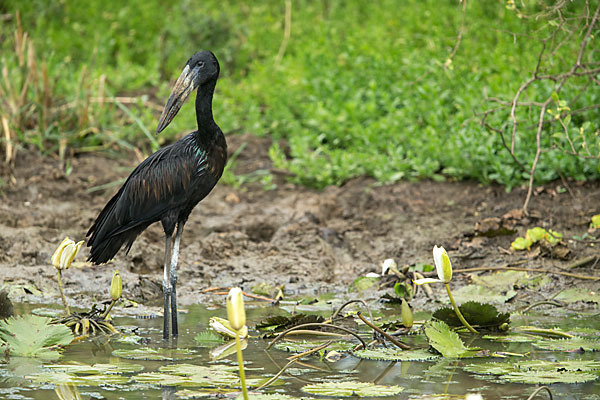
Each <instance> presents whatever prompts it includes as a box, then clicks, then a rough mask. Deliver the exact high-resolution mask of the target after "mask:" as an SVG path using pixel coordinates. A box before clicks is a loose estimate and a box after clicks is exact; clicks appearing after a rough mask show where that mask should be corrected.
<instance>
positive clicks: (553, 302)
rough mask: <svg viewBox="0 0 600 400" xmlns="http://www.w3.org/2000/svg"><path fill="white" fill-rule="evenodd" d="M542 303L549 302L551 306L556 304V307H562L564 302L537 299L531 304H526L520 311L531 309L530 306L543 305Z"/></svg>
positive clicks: (524, 311)
mask: <svg viewBox="0 0 600 400" xmlns="http://www.w3.org/2000/svg"><path fill="white" fill-rule="evenodd" d="M544 304H549V305H551V306H556V307H564V306H565V305H564V304H562V303H559V302H558V301H556V300H542V301H538V302H537V303H533V304H530V305H528V306H527V307H525V308H524V309H522V310H521V312H522V313H526V312H528V311H529V310H531V309H532V308H534V307H537V306H541V305H544Z"/></svg>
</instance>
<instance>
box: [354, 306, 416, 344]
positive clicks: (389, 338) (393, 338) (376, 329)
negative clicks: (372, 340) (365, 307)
mask: <svg viewBox="0 0 600 400" xmlns="http://www.w3.org/2000/svg"><path fill="white" fill-rule="evenodd" d="M356 315H357V316H358V318H360V320H361V321H362V322H364V323H365V324H367V326H368V327H369V328H371V329H373V330H375V331H377V332H378V333H380V334H381V335H382V336H383V337H385V338H386V339H387V340H389V341H390V342H392V343H394V344H395V345H396V346H398V347H400V348H401V349H402V350H409V349H410V346H408V345H406V344H404V343H402V342H401V341H399V340H398V339H396V338H395V337H393V336H390V335H389V334H388V333H386V332H384V331H383V329H381V328H379V327H378V326H375V325H373V324H372V323H371V322H369V321H367V319H366V318H365V317H363V315H362V314H361V313H360V311H359V312H358V313H356Z"/></svg>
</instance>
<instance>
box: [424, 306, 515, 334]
mask: <svg viewBox="0 0 600 400" xmlns="http://www.w3.org/2000/svg"><path fill="white" fill-rule="evenodd" d="M458 308H459V309H460V312H461V313H462V315H463V316H464V317H465V319H466V320H467V321H469V324H471V325H476V326H479V327H482V328H497V327H498V326H500V325H502V324H504V323H508V322H509V321H510V314H509V313H500V312H498V309H497V308H496V307H494V306H493V305H491V304H482V303H479V302H476V301H468V302H466V303H464V304H461V305H460V306H459V307H458ZM433 316H434V317H435V318H437V319H439V320H442V321H444V322H445V323H447V324H448V325H450V326H453V327H458V326H463V324H462V322H460V319H458V317H457V316H456V313H455V312H454V309H452V308H449V307H443V308H440V309H439V310H437V311H436V312H434V313H433Z"/></svg>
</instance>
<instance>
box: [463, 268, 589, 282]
mask: <svg viewBox="0 0 600 400" xmlns="http://www.w3.org/2000/svg"><path fill="white" fill-rule="evenodd" d="M479 271H523V272H544V273H546V274H556V275H564V276H569V277H571V278H577V279H585V280H589V281H600V277H598V276H590V275H580V274H572V273H570V272H561V271H551V270H548V269H537V268H521V267H475V268H463V269H456V270H454V273H459V272H479Z"/></svg>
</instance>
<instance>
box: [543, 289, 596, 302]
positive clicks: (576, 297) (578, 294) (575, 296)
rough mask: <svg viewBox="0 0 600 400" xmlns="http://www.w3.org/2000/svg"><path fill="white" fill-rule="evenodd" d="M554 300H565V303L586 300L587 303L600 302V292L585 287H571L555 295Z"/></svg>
mask: <svg viewBox="0 0 600 400" xmlns="http://www.w3.org/2000/svg"><path fill="white" fill-rule="evenodd" d="M554 300H559V301H563V302H565V303H568V304H570V303H576V302H578V301H584V302H587V303H596V304H598V303H600V294H599V293H596V292H593V291H591V290H588V289H583V288H570V289H566V290H563V291H562V292H560V293H559V294H557V295H556V296H555V297H554Z"/></svg>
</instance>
